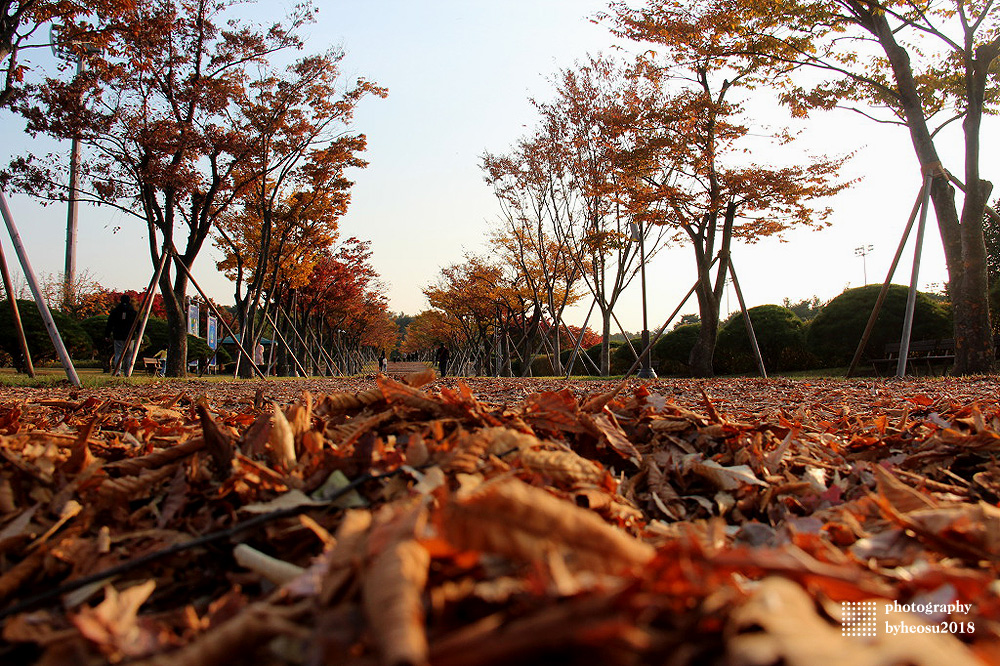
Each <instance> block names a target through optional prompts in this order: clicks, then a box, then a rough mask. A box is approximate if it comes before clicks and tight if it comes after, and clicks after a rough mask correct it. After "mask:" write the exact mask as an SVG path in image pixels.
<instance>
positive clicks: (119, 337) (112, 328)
mask: <svg viewBox="0 0 1000 666" xmlns="http://www.w3.org/2000/svg"><path fill="white" fill-rule="evenodd" d="M137 314H138V313H137V312H136V311H135V308H134V307H132V299H131V298H129V296H128V295H127V294H122V295H121V298H119V299H118V305H116V306H115V307H114V308H112V310H111V312H110V313H108V323H107V324H106V325H105V326H104V339H105V340H111V341H112V342H113V344H114V355H113V356H112V358H111V373H112V374H113V375H120V374H121V368H119V367H118V364H119V362H120V361H121V358H122V353H123V352H124V351H125V342H126V341H127V340H128V334H129V333H130V332H131V331H132V324H133V323H134V322H135V318H136V315H137ZM132 344H133V345H134V344H135V342H133V343H132ZM116 368H117V370H116Z"/></svg>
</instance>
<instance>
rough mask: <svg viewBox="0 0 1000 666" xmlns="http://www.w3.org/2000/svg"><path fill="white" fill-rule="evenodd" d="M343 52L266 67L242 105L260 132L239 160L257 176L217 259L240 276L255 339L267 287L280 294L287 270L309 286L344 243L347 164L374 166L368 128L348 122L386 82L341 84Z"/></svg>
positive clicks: (219, 228) (243, 311) (249, 335)
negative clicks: (318, 264)
mask: <svg viewBox="0 0 1000 666" xmlns="http://www.w3.org/2000/svg"><path fill="white" fill-rule="evenodd" d="M343 56H344V54H343V52H342V51H328V52H325V53H322V54H318V55H313V56H308V57H306V58H303V59H301V60H299V61H297V62H295V63H293V64H292V65H291V66H289V67H288V68H287V70H286V71H285V72H283V73H280V72H273V71H272V72H267V73H266V75H263V74H261V75H259V76H258V78H257V79H255V80H254V81H253V82H252V83H251V85H250V86H249V87H250V90H251V91H252V94H251V96H250V98H249V99H248V100H245V101H244V102H243V103H242V104H241V105H240V112H241V114H242V115H243V117H244V119H245V123H246V125H247V127H248V129H249V130H250V131H252V132H254V133H255V134H256V135H257V136H258V137H259V140H258V141H257V142H256V143H255V148H254V151H253V152H252V153H251V155H250V156H248V159H246V160H245V162H244V163H243V164H242V165H241V166H240V170H241V171H243V172H246V173H247V174H249V177H248V178H246V179H245V180H246V181H247V184H246V185H245V187H244V190H243V192H242V193H241V196H240V197H239V198H238V200H237V202H236V206H234V208H233V209H232V210H231V212H230V213H229V214H228V215H226V216H224V217H223V218H222V219H221V220H220V221H219V224H218V225H216V228H215V235H216V242H217V244H218V245H219V246H220V247H221V248H222V249H223V251H224V253H225V256H224V258H223V260H222V261H221V262H219V263H218V267H219V268H220V269H222V270H223V271H225V272H226V273H227V275H229V276H230V278H231V279H232V280H233V281H234V283H235V286H236V293H235V299H236V306H237V310H238V314H239V317H238V319H239V322H240V330H241V331H242V332H243V333H242V335H243V336H244V337H245V338H246V339H248V340H252V339H255V338H256V331H255V329H254V326H253V322H254V321H255V319H256V317H255V311H256V309H257V307H258V305H259V303H260V299H261V296H262V294H263V293H265V292H268V293H274V292H275V290H276V285H277V283H278V279H279V276H280V278H281V279H282V280H286V281H289V282H290V283H291V285H292V286H297V285H299V284H301V283H302V281H303V279H304V278H306V277H308V275H309V273H310V268H311V267H313V266H314V265H315V261H316V257H318V256H319V255H320V254H321V253H322V252H323V251H324V250H325V249H326V248H327V247H329V246H331V244H332V243H333V242H334V241H335V239H336V231H337V223H338V220H339V218H340V217H341V216H343V214H344V213H345V212H346V211H347V207H348V204H349V202H350V188H351V186H352V185H353V183H352V182H351V181H350V180H348V179H347V178H346V176H345V170H346V169H347V168H349V167H354V168H363V167H365V166H367V163H366V162H364V161H363V160H361V159H360V158H359V157H358V154H359V153H360V152H362V151H364V149H365V136H364V135H363V134H360V133H353V132H349V131H348V129H347V128H349V127H350V123H351V120H352V118H353V114H354V110H355V107H356V105H357V104H358V102H359V101H360V100H361V99H362V98H363V97H365V96H366V95H368V94H376V95H381V96H384V95H385V90H384V89H382V88H379V87H378V86H375V85H373V84H371V83H370V82H368V81H365V80H364V79H359V80H357V81H355V82H353V83H352V84H351V87H350V88H349V89H347V90H343V91H342V90H340V87H341V84H340V80H339V79H340V61H341V60H342V59H343Z"/></svg>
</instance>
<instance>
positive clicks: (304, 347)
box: [278, 307, 319, 377]
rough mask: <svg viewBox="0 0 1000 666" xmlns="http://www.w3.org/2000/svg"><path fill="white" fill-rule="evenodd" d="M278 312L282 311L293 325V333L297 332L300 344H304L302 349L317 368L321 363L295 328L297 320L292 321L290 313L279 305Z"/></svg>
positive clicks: (290, 324) (289, 323)
mask: <svg viewBox="0 0 1000 666" xmlns="http://www.w3.org/2000/svg"><path fill="white" fill-rule="evenodd" d="M278 312H280V313H281V314H282V316H283V317H284V318H285V319H286V320H288V325H289V326H291V327H292V333H294V334H295V339H296V340H298V341H299V344H300V345H302V351H304V352H305V353H306V356H308V357H309V360H310V361H312V362H313V364H314V365H315V366H316V367H317V368H319V363H318V362H317V361H316V359H315V357H313V355H312V352H311V351H310V350H309V344H308V343H307V342H306V341H305V340H304V339H302V336H301V335H299V331H298V329H296V328H295V322H294V321H292V318H291V317H289V316H288V313H287V312H285V310H284V308H281V307H279V308H278ZM299 367H301V366H299ZM303 376H304V377H308V375H306V374H305V373H303Z"/></svg>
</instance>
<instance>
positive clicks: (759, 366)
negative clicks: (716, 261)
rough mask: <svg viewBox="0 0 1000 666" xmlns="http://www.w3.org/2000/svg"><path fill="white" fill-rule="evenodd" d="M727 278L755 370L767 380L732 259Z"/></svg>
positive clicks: (762, 359)
mask: <svg viewBox="0 0 1000 666" xmlns="http://www.w3.org/2000/svg"><path fill="white" fill-rule="evenodd" d="M729 276H730V277H731V278H733V288H734V289H736V298H737V299H738V300H739V302H740V310H741V311H742V312H743V323H744V324H746V327H747V335H749V336H750V346H751V347H752V348H753V353H754V356H756V357H757V369H758V370H759V371H760V376H761V377H763V378H764V379H767V370H766V369H765V368H764V357H763V356H761V354H760V347H759V346H758V345H757V336H756V335H755V334H754V332H753V322H751V321H750V313H749V312H748V311H747V304H746V303H745V302H743V290H742V289H740V281H739V280H737V279H736V269H735V268H733V259H732V257H730V258H729Z"/></svg>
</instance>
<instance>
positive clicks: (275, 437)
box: [268, 403, 296, 469]
mask: <svg viewBox="0 0 1000 666" xmlns="http://www.w3.org/2000/svg"><path fill="white" fill-rule="evenodd" d="M268 443H269V444H270V445H271V451H272V452H273V455H274V458H275V464H276V465H280V466H281V467H284V468H285V469H290V468H292V467H294V466H295V463H296V457H295V432H294V431H293V430H292V426H291V424H290V423H289V422H288V419H287V418H285V413H284V412H283V411H282V410H281V407H279V406H278V403H274V412H273V417H272V421H271V434H270V436H269V437H268Z"/></svg>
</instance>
